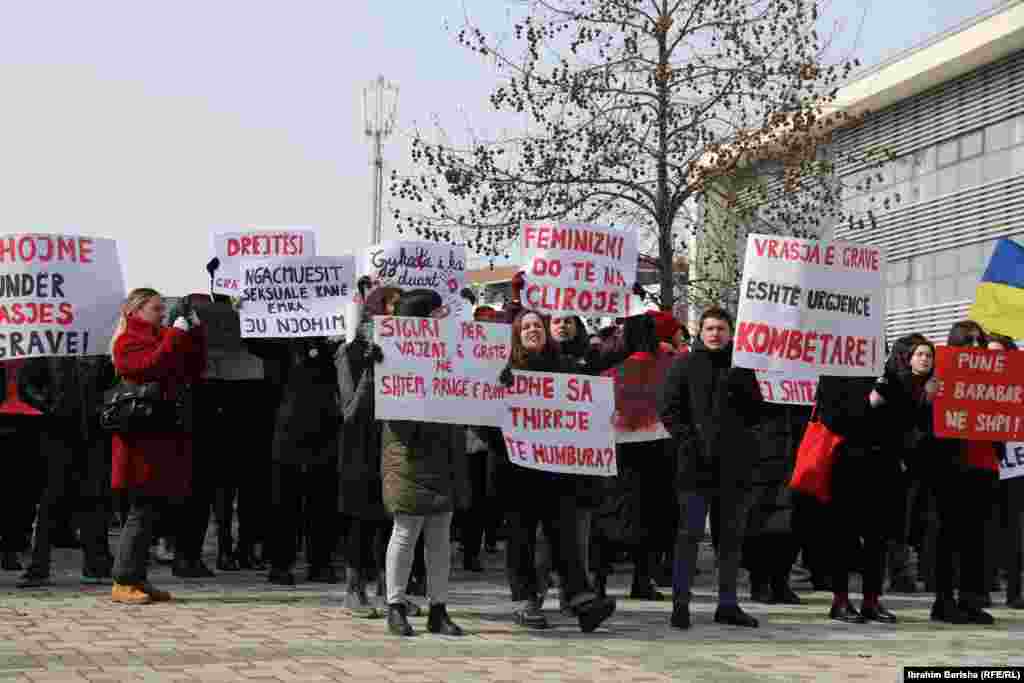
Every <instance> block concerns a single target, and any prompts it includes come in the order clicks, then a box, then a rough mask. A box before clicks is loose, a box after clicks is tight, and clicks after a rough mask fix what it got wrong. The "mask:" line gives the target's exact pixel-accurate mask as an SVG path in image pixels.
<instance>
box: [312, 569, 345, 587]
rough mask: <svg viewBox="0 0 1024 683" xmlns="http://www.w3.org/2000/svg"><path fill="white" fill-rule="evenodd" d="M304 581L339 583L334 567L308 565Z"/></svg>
mask: <svg viewBox="0 0 1024 683" xmlns="http://www.w3.org/2000/svg"><path fill="white" fill-rule="evenodd" d="M306 581H309V582H310V583H339V582H340V579H338V572H336V571H334V567H330V566H328V567H310V568H309V571H308V572H307V573H306Z"/></svg>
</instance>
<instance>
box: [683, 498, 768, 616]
mask: <svg viewBox="0 0 1024 683" xmlns="http://www.w3.org/2000/svg"><path fill="white" fill-rule="evenodd" d="M709 503H713V505H712V506H711V510H710V512H711V523H712V525H714V526H717V528H718V604H719V605H736V604H737V602H738V598H737V594H736V582H737V576H738V574H739V568H740V553H741V550H742V547H743V533H744V531H745V529H746V526H747V514H748V512H749V510H750V496H749V494H748V493H747V492H745V491H736V492H729V493H727V494H723V493H722V492H710V493H706V492H701V493H697V492H695V491H681V492H680V493H679V531H678V533H677V535H676V549H675V558H674V560H673V563H672V599H673V601H674V602H679V603H688V602H689V601H690V586H691V585H692V584H693V575H694V573H695V570H696V568H697V552H698V550H699V549H700V542H701V540H702V539H703V538H704V521H705V519H706V518H707V515H708V511H709V510H708V504H709ZM714 503H717V505H714Z"/></svg>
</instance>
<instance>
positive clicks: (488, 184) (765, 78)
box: [391, 0, 870, 309]
mask: <svg viewBox="0 0 1024 683" xmlns="http://www.w3.org/2000/svg"><path fill="white" fill-rule="evenodd" d="M819 4H820V3H819V2H818V1H817V0H526V1H525V2H524V3H523V7H524V13H523V15H522V17H521V18H520V20H519V21H517V22H516V23H515V24H514V28H513V34H512V36H511V40H510V41H509V43H510V44H509V45H505V44H504V41H499V40H494V39H492V38H489V37H488V34H487V33H485V32H484V31H483V30H482V29H480V28H479V27H476V26H474V25H473V24H472V23H469V22H468V21H467V25H466V26H465V27H464V28H463V29H462V30H461V31H460V32H459V34H458V41H459V43H460V44H462V45H463V46H465V47H467V48H469V49H470V50H473V51H475V52H476V53H478V54H479V55H480V56H481V57H483V58H485V59H489V60H493V62H494V64H495V65H496V66H497V67H498V69H499V79H498V83H497V84H496V85H495V87H494V89H493V91H492V93H491V95H490V105H491V106H492V107H493V108H494V110H496V111H497V112H499V113H504V114H505V115H510V116H512V117H518V118H519V119H520V120H521V122H522V129H523V132H522V133H521V134H518V135H507V136H505V137H503V138H502V139H498V140H481V139H473V140H472V141H471V142H469V143H467V144H465V145H461V146H460V145H456V144H452V143H451V142H449V141H447V137H446V136H442V141H441V142H432V141H431V140H429V139H428V138H427V136H426V134H424V133H423V132H417V133H416V134H415V135H414V136H413V140H412V161H413V163H414V167H415V170H414V172H413V173H412V174H411V175H406V176H401V175H398V174H397V173H393V174H392V180H391V192H392V196H393V198H394V199H395V200H397V201H398V203H399V204H400V205H404V206H405V207H406V208H404V209H403V208H396V209H395V210H394V216H395V219H396V221H397V223H398V229H399V231H400V232H405V231H409V232H414V233H415V234H416V235H418V236H419V237H421V238H427V239H437V240H444V241H451V242H463V243H465V244H466V245H467V246H468V247H470V248H471V249H473V250H475V251H476V252H477V253H478V254H481V255H485V256H492V257H494V256H498V255H500V254H501V253H502V252H503V251H504V250H505V249H506V247H507V245H508V244H509V242H510V241H511V240H513V239H515V238H516V237H517V235H518V231H519V226H520V224H521V223H522V222H523V221H544V220H551V221H554V220H575V221H582V222H586V221H600V222H605V223H610V224H617V225H626V226H632V227H635V228H636V229H638V230H641V231H643V233H642V236H643V235H649V236H650V237H651V239H650V242H651V245H652V246H653V247H656V252H657V259H658V262H659V266H660V270H661V273H660V279H661V288H660V290H661V297H660V298H661V300H660V305H661V306H662V307H663V308H665V309H671V308H672V306H673V303H674V301H675V298H676V296H677V295H678V294H679V290H678V288H679V285H680V283H679V282H677V281H676V279H675V276H674V272H673V265H674V263H675V260H676V257H677V255H678V254H679V253H680V252H682V251H684V250H685V249H686V246H687V243H688V241H691V240H692V239H696V240H697V242H698V243H701V244H703V245H705V246H712V242H713V240H711V239H710V238H709V237H708V235H709V234H710V233H711V231H712V230H717V231H718V234H717V237H716V238H717V239H719V240H720V241H722V242H723V244H721V245H718V246H712V249H711V251H712V253H714V254H718V257H719V258H721V259H726V258H728V254H727V252H730V251H731V252H732V258H733V259H735V253H736V239H738V238H739V237H738V236H739V235H740V234H741V233H742V231H743V230H744V229H748V228H741V227H740V226H749V225H750V223H751V222H752V221H754V222H756V223H757V224H758V225H761V226H764V227H765V229H764V230H760V228H759V231H769V230H770V231H771V232H776V233H789V234H794V235H800V236H807V235H811V236H813V235H816V234H818V233H820V228H821V226H822V225H824V224H826V223H827V222H831V221H833V220H835V219H836V218H837V217H839V215H840V213H841V198H842V183H841V182H840V181H839V180H838V178H837V175H836V174H835V173H834V172H833V169H834V160H829V158H828V156H827V154H825V153H824V151H823V150H824V148H825V146H827V144H828V142H829V139H830V135H831V132H832V131H833V130H836V129H837V128H839V127H841V126H844V125H852V124H854V123H856V121H857V119H856V118H855V117H850V116H848V115H846V114H845V113H843V112H841V111H838V110H836V109H835V108H834V107H833V106H832V103H833V101H834V99H835V96H836V90H837V88H838V86H839V85H840V84H841V82H842V81H844V80H845V79H846V78H848V76H849V74H850V73H851V70H852V69H853V68H854V66H855V65H856V64H855V62H853V61H849V60H846V61H841V62H839V63H827V61H826V52H827V47H828V40H827V39H823V38H822V37H820V36H819V34H818V30H817V26H818V24H819V23H820V18H819ZM766 159H771V160H772V163H767V164H766V163H762V162H763V160H766ZM868 182H870V180H869V181H868ZM698 207H699V208H698ZM713 217H714V219H712V218H713ZM716 223H723V224H728V225H729V226H733V228H735V230H736V232H735V234H736V235H737V237H736V238H734V239H728V238H724V236H723V235H722V234H721V230H722V226H721V225H717V224H716ZM733 228H730V229H733ZM641 241H644V240H641ZM718 252H722V253H718ZM730 277H732V276H730ZM694 284H695V283H694V282H691V283H690V286H694Z"/></svg>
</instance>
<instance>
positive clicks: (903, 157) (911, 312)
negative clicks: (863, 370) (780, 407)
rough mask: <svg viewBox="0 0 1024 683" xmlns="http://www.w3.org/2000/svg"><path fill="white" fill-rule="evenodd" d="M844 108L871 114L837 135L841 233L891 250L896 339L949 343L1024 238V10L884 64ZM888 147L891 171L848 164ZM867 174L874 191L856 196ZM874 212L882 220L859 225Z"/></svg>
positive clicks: (993, 16)
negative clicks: (1011, 245)
mask: <svg viewBox="0 0 1024 683" xmlns="http://www.w3.org/2000/svg"><path fill="white" fill-rule="evenodd" d="M840 101H841V102H843V104H844V105H845V106H847V107H850V108H852V109H859V110H862V111H864V110H867V111H869V112H870V113H869V115H868V116H867V118H866V119H865V120H864V122H863V123H862V124H861V125H859V126H857V127H855V128H852V129H849V130H844V131H839V132H837V133H836V134H835V136H834V143H833V144H834V147H833V152H834V156H835V159H836V160H837V161H838V162H839V164H840V165H839V167H838V168H839V173H840V175H841V176H842V178H843V181H844V185H846V186H847V187H848V188H849V189H848V191H847V193H846V195H845V196H844V210H845V212H846V213H847V214H849V215H850V216H851V217H853V218H854V220H852V221H843V222H841V223H839V224H837V225H835V226H834V227H833V228H832V230H831V233H832V234H831V237H833V238H834V239H840V240H847V241H851V242H862V243H868V244H872V245H877V246H881V247H884V248H885V249H886V252H887V255H888V264H889V267H888V272H887V283H886V304H887V313H888V319H887V335H888V337H889V338H890V339H893V338H896V337H898V336H901V335H904V334H908V333H910V332H921V333H924V334H926V335H927V336H929V337H930V338H932V339H933V340H935V341H945V338H946V334H947V333H948V331H949V328H950V326H951V325H952V323H953V322H955V321H957V320H961V319H964V318H966V317H967V315H968V309H969V308H970V306H971V303H972V302H973V300H974V293H975V288H976V287H977V284H978V280H979V278H980V276H981V274H982V273H983V272H984V269H985V266H986V265H987V263H988V259H989V257H990V256H991V253H992V249H993V246H994V244H995V242H996V241H997V240H998V239H999V238H1002V237H1011V238H1013V237H1017V238H1021V239H1024V4H1022V3H1021V2H1020V1H1019V0H1013V1H1011V2H1005V3H1003V4H1001V5H1000V6H998V7H996V8H995V9H994V10H993V11H991V12H989V13H986V14H985V15H981V16H979V17H976V18H974V19H972V20H970V21H968V22H966V23H965V24H963V25H962V26H959V27H957V28H956V29H954V30H952V31H950V32H948V33H946V34H943V35H941V36H937V37H936V38H934V39H932V40H931V41H929V42H928V43H927V44H925V45H924V46H921V47H919V48H916V49H914V50H911V51H908V52H907V53H904V54H902V55H898V56H897V57H896V58H894V59H892V60H890V61H889V62H887V63H883V64H881V65H879V66H878V67H876V68H874V69H872V70H871V71H870V72H869V73H867V74H865V75H864V76H862V77H861V78H859V79H858V80H857V81H854V82H853V83H851V84H849V85H848V86H847V87H846V88H844V89H843V91H841V93H840ZM879 148H884V149H886V150H887V152H888V153H889V154H890V155H891V157H892V158H891V161H889V162H887V163H886V164H885V165H884V166H883V167H882V168H881V169H874V170H865V169H864V168H863V167H858V166H857V165H856V164H855V163H852V162H851V163H847V164H845V165H844V164H843V159H844V158H849V157H850V156H857V155H858V153H860V152H864V151H866V150H869V149H879ZM865 174H873V175H874V176H875V180H874V181H873V182H872V184H871V186H870V189H868V190H867V191H863V188H862V191H857V190H855V189H853V187H854V186H855V185H857V184H858V182H859V183H860V184H861V185H862V186H863V185H864V183H863V181H864V179H865V178H864V175H865ZM879 175H880V179H879V178H878V176H879ZM897 197H898V201H895V202H894V203H893V204H892V205H891V206H890V208H888V209H882V208H881V205H882V203H883V202H884V201H885V199H886V198H888V199H889V200H890V201H893V200H896V198H897ZM869 210H870V211H872V215H873V216H874V220H864V221H859V220H857V219H858V218H863V217H865V216H866V215H867V212H868V211H869Z"/></svg>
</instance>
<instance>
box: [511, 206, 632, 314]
mask: <svg viewBox="0 0 1024 683" xmlns="http://www.w3.org/2000/svg"><path fill="white" fill-rule="evenodd" d="M519 233H520V245H521V247H522V250H523V259H524V263H525V264H526V290H525V291H524V292H523V297H524V299H525V305H526V307H527V308H532V309H534V310H538V311H544V312H547V313H550V314H552V315H579V316H583V317H600V316H625V315H629V294H630V291H631V290H632V288H633V284H634V283H635V282H636V261H637V249H638V247H637V233H636V230H622V229H618V228H611V227H604V226H597V225H584V224H579V223H523V225H522V226H521V228H520V231H519Z"/></svg>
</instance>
